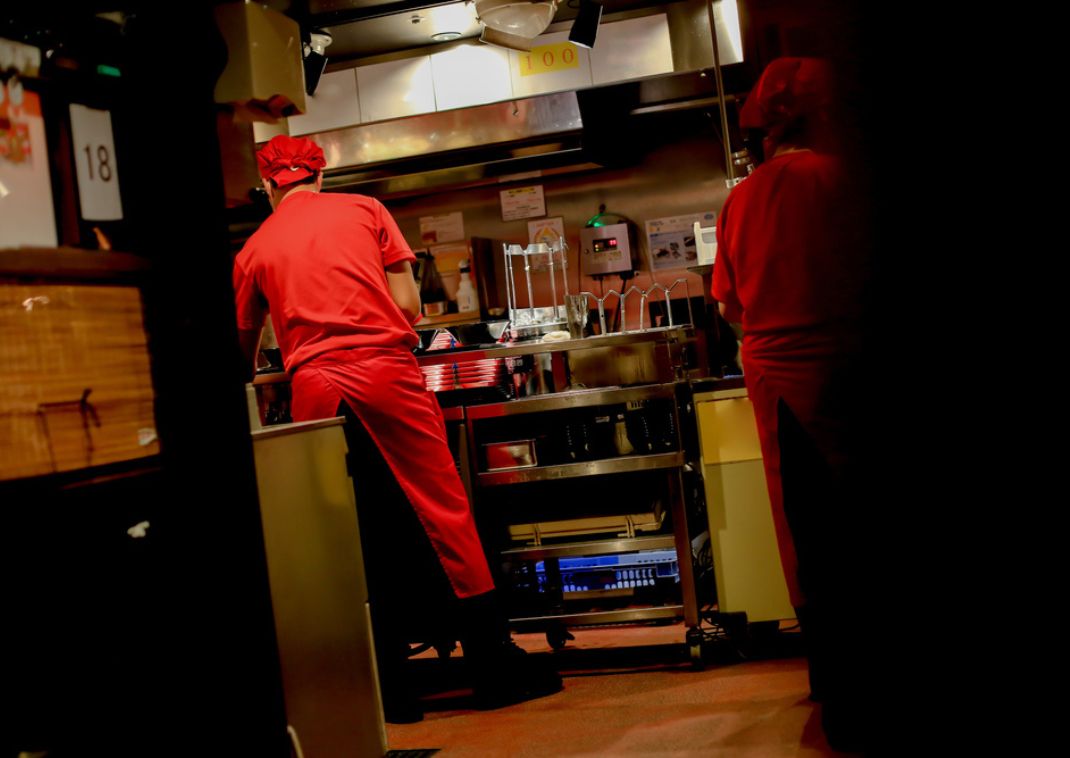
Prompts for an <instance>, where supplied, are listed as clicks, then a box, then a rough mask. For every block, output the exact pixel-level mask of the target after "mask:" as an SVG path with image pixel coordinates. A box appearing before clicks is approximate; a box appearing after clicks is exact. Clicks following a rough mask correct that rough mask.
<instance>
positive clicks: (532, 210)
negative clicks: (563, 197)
mask: <svg viewBox="0 0 1070 758" xmlns="http://www.w3.org/2000/svg"><path fill="white" fill-rule="evenodd" d="M501 202H502V221H519V220H520V219H524V218H539V217H540V216H545V215H546V197H545V196H544V195H543V192H542V185H541V184H537V185H535V186H533V187H514V188H513V189H507V190H502V191H501Z"/></svg>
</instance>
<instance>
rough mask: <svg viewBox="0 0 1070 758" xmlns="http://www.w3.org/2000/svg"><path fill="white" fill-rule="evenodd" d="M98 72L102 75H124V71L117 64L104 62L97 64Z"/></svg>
mask: <svg viewBox="0 0 1070 758" xmlns="http://www.w3.org/2000/svg"><path fill="white" fill-rule="evenodd" d="M97 73H98V74H100V75H101V76H114V77H119V76H122V73H121V72H120V71H119V69H117V68H116V67H115V66H105V65H104V64H103V63H102V64H100V65H99V66H97Z"/></svg>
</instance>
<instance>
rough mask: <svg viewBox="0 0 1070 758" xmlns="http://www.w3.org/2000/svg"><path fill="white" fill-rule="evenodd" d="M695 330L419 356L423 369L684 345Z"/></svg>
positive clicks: (654, 330)
mask: <svg viewBox="0 0 1070 758" xmlns="http://www.w3.org/2000/svg"><path fill="white" fill-rule="evenodd" d="M694 335H695V330H694V327H693V326H691V325H690V324H681V325H677V326H658V327H652V328H650V329H644V330H643V331H633V332H614V333H613V334H602V335H598V336H594V337H582V338H580V339H575V340H562V341H560V342H535V341H529V342H517V343H515V344H511V345H509V344H503V345H501V346H500V347H493V348H488V349H486V350H460V351H451V350H442V351H439V350H435V351H433V352H429V353H424V354H423V355H418V356H416V360H417V362H418V363H419V364H420V365H421V366H437V365H439V364H443V363H464V362H467V361H478V360H483V359H484V358H509V357H512V356H516V355H536V354H539V353H560V352H567V351H569V350H588V349H591V348H596V347H614V346H616V345H631V344H634V343H636V342H668V341H677V342H683V341H686V340H688V339H691V338H693V337H694Z"/></svg>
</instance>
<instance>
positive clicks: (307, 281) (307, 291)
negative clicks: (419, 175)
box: [234, 192, 418, 372]
mask: <svg viewBox="0 0 1070 758" xmlns="http://www.w3.org/2000/svg"><path fill="white" fill-rule="evenodd" d="M414 260H416V256H415V255H413V253H412V250H410V249H409V246H408V244H406V242H405V238H404V237H403V236H402V235H401V232H400V230H399V229H398V226H397V223H396V222H395V221H394V219H393V218H392V217H391V216H390V213H389V212H388V211H387V210H386V208H384V207H383V204H382V203H380V202H379V201H378V200H375V199H374V198H370V197H365V196H363V195H348V194H323V193H317V192H295V193H293V194H291V195H289V196H287V197H286V198H285V199H284V200H283V201H282V203H281V204H280V205H279V207H278V208H277V209H276V210H275V212H274V213H273V214H272V215H271V216H270V217H269V218H268V220H267V221H265V222H264V223H263V224H262V225H261V227H260V228H259V229H258V230H257V231H256V233H255V234H253V236H252V237H250V238H249V241H248V242H246V243H245V247H244V248H242V251H241V252H240V253H239V254H238V257H237V259H236V260H235V261H234V292H235V301H236V304H237V311H238V328H239V329H244V330H252V329H259V328H260V327H261V326H262V325H263V323H264V316H265V313H266V311H267V310H269V309H270V311H271V323H272V326H273V327H274V329H275V336H276V337H277V338H278V341H279V348H280V349H281V351H282V355H283V361H284V363H285V366H286V369H287V370H288V371H291V372H292V371H294V370H295V369H296V368H298V367H299V366H301V365H302V364H303V363H305V362H306V361H308V360H309V359H311V358H314V357H315V356H317V355H321V354H323V353H325V352H328V351H330V350H338V349H349V348H354V347H394V346H405V347H407V348H412V347H415V346H416V344H417V343H418V338H417V336H416V333H415V332H414V331H413V329H412V326H411V325H410V324H409V322H408V320H407V319H406V318H405V315H404V314H403V313H402V312H401V309H400V308H399V307H398V306H397V304H396V303H395V302H394V299H393V297H391V295H390V289H389V286H388V284H387V279H386V267H387V266H390V265H392V264H394V263H398V262H400V261H410V262H411V261H414Z"/></svg>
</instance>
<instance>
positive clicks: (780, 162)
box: [712, 58, 866, 747]
mask: <svg viewBox="0 0 1070 758" xmlns="http://www.w3.org/2000/svg"><path fill="white" fill-rule="evenodd" d="M833 81H834V80H833V71H832V70H831V68H830V67H829V64H828V63H826V62H824V61H821V60H818V59H814V58H780V59H777V60H774V61H773V62H771V63H770V64H769V66H768V67H767V68H766V69H765V71H764V72H763V74H762V76H761V77H760V79H759V81H758V83H757V85H756V86H755V87H754V89H753V91H752V92H751V94H750V96H749V97H748V98H747V100H746V103H745V104H744V106H743V109H742V110H741V112H740V126H741V127H742V128H743V129H745V130H759V131H760V132H761V133H762V135H764V140H763V147H764V153H765V157H766V160H765V161H764V163H762V164H761V165H760V166H759V167H758V168H757V169H756V170H755V171H754V173H753V174H752V175H751V176H749V177H748V178H747V179H746V180H745V181H744V182H742V183H741V184H739V185H738V186H736V188H735V189H733V191H732V193H731V194H730V195H729V197H728V199H727V200H726V201H725V204H724V207H723V208H722V210H721V214H720V217H719V219H718V222H717V258H716V262H715V264H714V269H713V289H712V294H713V296H714V298H715V299H716V300H717V301H718V302H719V303H720V308H721V312H722V314H723V315H724V316H725V317H726V318H727V319H728V320H729V321H732V322H736V323H741V324H742V329H743V340H742V350H741V354H742V360H743V373H744V377H745V381H746V385H747V391H748V394H749V396H750V399H751V402H752V403H753V406H754V413H755V419H756V421H757V426H758V433H759V438H760V441H761V447H762V456H763V458H764V465H765V472H766V481H767V485H768V490H769V499H770V502H771V504H772V510H773V519H774V524H775V526H776V533H777V540H778V544H779V547H780V554H781V562H782V565H783V569H784V574H785V578H786V579H787V582H788V588H789V592H790V595H791V600H792V604H793V605H794V606H795V607H796V609H797V612H798V617H799V622H800V625H801V628H802V632H803V635H804V639H805V640H806V643H807V649H808V658H809V663H810V676H811V691H812V695H813V697H814V699H815V700H821V701H823V702H824V703H825V705H824V708H823V720H824V723H825V726H826V733H827V734H828V735H829V739H830V742H832V741H833V740H840V744H841V745H843V746H844V747H853V746H855V743H854V740H855V736H854V735H853V734H852V735H851V736H848V734H847V732H848V731H849V730H850V731H852V732H853V731H854V730H855V727H856V726H858V725H857V724H853V723H852V724H847V725H845V724H844V721H846V720H849V719H847V718H846V717H841V716H840V714H843V713H845V712H846V710H847V709H849V708H853V705H852V704H857V702H858V701H857V697H856V693H855V692H853V691H852V689H851V687H850V686H848V685H847V681H848V679H849V678H850V676H851V675H850V674H849V673H848V670H849V669H850V668H851V666H852V665H854V664H857V661H855V662H854V663H852V662H851V661H849V660H848V656H847V655H846V654H845V651H846V647H847V643H846V642H843V644H840V643H841V642H842V638H841V637H840V636H838V635H840V634H841V633H842V631H843V630H844V629H845V628H846V624H844V623H841V622H842V620H843V618H844V615H843V613H844V608H845V604H846V603H847V600H848V599H847V598H845V597H844V594H845V593H844V592H843V587H844V578H843V577H844V576H845V575H847V574H849V573H850V571H851V567H850V565H849V563H850V561H847V560H844V559H843V556H844V555H846V549H845V547H844V545H845V544H846V543H845V541H844V540H842V539H841V537H842V536H843V529H844V528H845V524H846V523H848V522H849V521H850V518H849V517H847V518H844V517H845V514H846V512H845V511H843V510H842V506H843V502H844V499H843V498H842V496H841V494H840V493H842V486H841V485H842V478H843V474H844V472H845V471H846V468H845V466H846V465H847V463H848V460H849V453H850V445H849V442H848V440H849V424H848V421H849V414H848V412H847V408H848V404H849V403H850V402H851V396H850V395H849V391H850V389H851V388H850V382H849V380H850V375H851V374H850V370H851V368H852V365H853V360H854V358H855V355H856V353H857V348H858V339H857V333H858V325H859V319H860V316H861V298H860V293H861V290H862V284H863V275H864V270H863V265H864V261H863V258H864V251H865V249H866V248H865V241H864V239H863V237H862V236H861V235H862V233H863V232H862V229H863V226H862V218H861V217H862V215H863V214H862V209H861V206H860V205H859V203H858V197H859V194H858V192H857V190H855V189H852V182H853V176H852V175H851V173H850V172H848V171H847V170H846V169H845V164H844V162H843V160H842V158H841V157H840V155H838V154H837V153H838V152H839V150H838V148H839V146H840V145H839V140H838V139H837V137H836V133H835V132H834V131H833V129H834V127H835V126H836V124H835V119H834V118H833V117H832V116H833V113H834V111H833V107H834V105H835V98H834V92H833ZM845 703H848V705H844V704H845ZM853 718H854V714H852V716H851V719H853ZM834 722H835V723H834ZM848 742H849V743H850V745H848V744H847V743H848Z"/></svg>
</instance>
